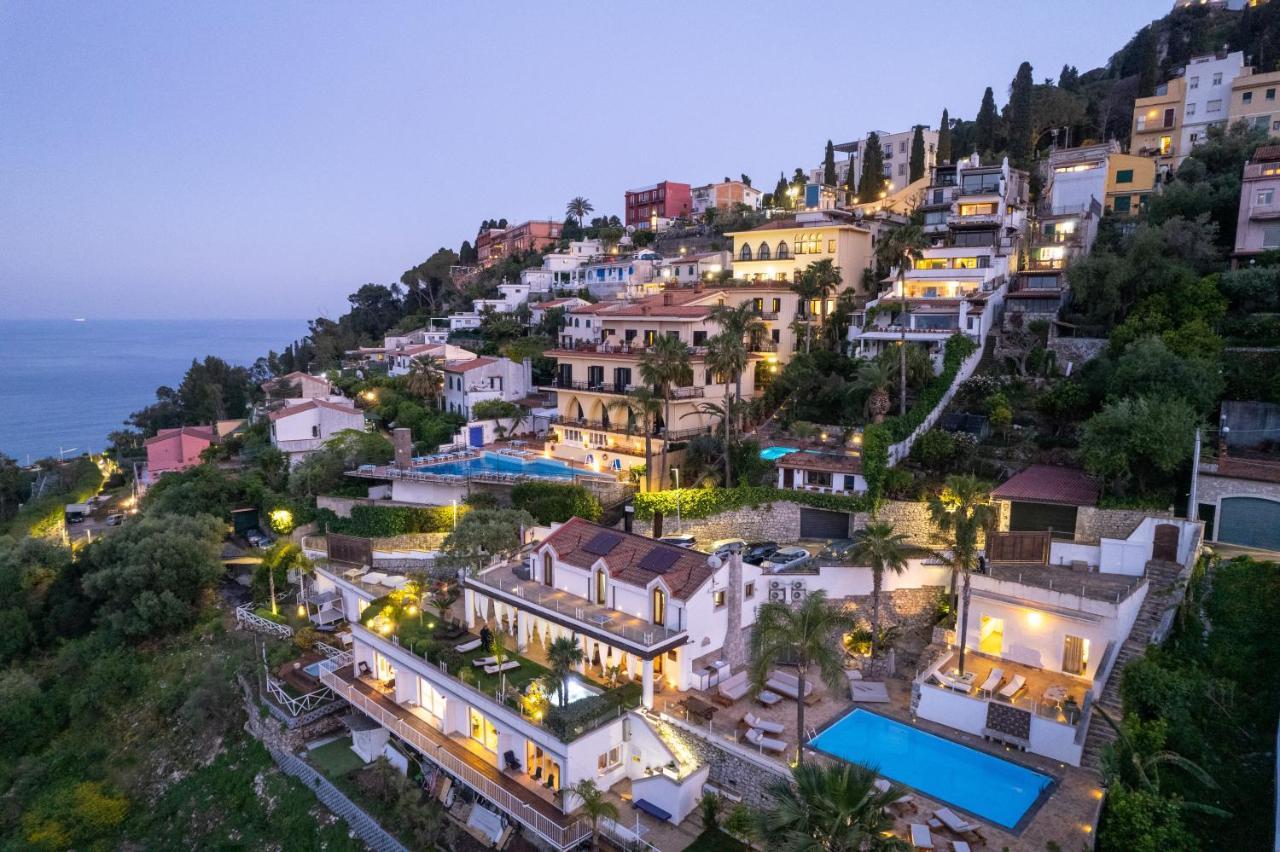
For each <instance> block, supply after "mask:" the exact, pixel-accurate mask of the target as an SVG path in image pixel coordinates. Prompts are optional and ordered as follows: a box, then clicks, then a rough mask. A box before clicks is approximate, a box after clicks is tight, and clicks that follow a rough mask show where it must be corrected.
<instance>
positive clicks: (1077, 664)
mask: <svg viewBox="0 0 1280 852" xmlns="http://www.w3.org/2000/svg"><path fill="white" fill-rule="evenodd" d="M1088 667H1089V640H1088V639H1081V638H1080V637H1079V636H1072V635H1070V634H1067V635H1066V636H1064V637H1063V642H1062V670H1063V671H1064V672H1066V673H1067V674H1073V675H1082V674H1084V672H1085V669H1087V668H1088Z"/></svg>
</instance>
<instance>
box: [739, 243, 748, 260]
mask: <svg viewBox="0 0 1280 852" xmlns="http://www.w3.org/2000/svg"><path fill="white" fill-rule="evenodd" d="M738 257H739V258H740V259H742V260H750V259H751V246H749V245H747V244H745V243H743V245H742V251H741V252H739V254H738Z"/></svg>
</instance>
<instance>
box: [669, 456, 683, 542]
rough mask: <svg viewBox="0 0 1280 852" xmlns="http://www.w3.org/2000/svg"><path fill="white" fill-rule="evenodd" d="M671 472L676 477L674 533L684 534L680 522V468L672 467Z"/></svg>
mask: <svg viewBox="0 0 1280 852" xmlns="http://www.w3.org/2000/svg"><path fill="white" fill-rule="evenodd" d="M671 472H672V473H674V474H675V475H676V532H684V524H683V523H681V521H680V468H678V467H673V468H671Z"/></svg>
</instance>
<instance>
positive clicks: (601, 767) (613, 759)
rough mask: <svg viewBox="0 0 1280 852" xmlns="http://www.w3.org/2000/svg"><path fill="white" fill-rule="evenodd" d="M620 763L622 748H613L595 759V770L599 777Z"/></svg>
mask: <svg viewBox="0 0 1280 852" xmlns="http://www.w3.org/2000/svg"><path fill="white" fill-rule="evenodd" d="M621 763H622V746H614V747H613V748H611V749H609V750H608V751H606V752H605V753H604V754H602V755H600V757H599V758H597V759H596V769H597V771H599V773H600V774H601V775H603V774H604V773H606V772H608V771H609V770H610V769H613V768H614V767H615V766H619V765H621Z"/></svg>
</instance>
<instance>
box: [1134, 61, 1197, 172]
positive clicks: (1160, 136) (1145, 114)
mask: <svg viewBox="0 0 1280 852" xmlns="http://www.w3.org/2000/svg"><path fill="white" fill-rule="evenodd" d="M1186 93H1187V81H1186V78H1185V77H1174V78H1173V79H1172V80H1170V81H1169V82H1167V83H1161V84H1160V85H1159V86H1158V87H1157V88H1156V93H1155V94H1154V95H1152V96H1151V97H1149V98H1138V99H1137V100H1136V101H1134V104H1133V129H1132V132H1131V135H1130V141H1129V151H1130V153H1133V154H1136V155H1138V156H1140V157H1149V158H1151V159H1152V160H1154V161H1155V162H1156V164H1157V165H1158V166H1161V167H1163V168H1172V167H1173V166H1174V164H1175V163H1176V162H1177V160H1178V156H1179V153H1180V152H1179V148H1180V145H1179V140H1178V134H1179V132H1180V131H1181V129H1182V120H1183V117H1182V105H1183V103H1184V101H1185V100H1186Z"/></svg>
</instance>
